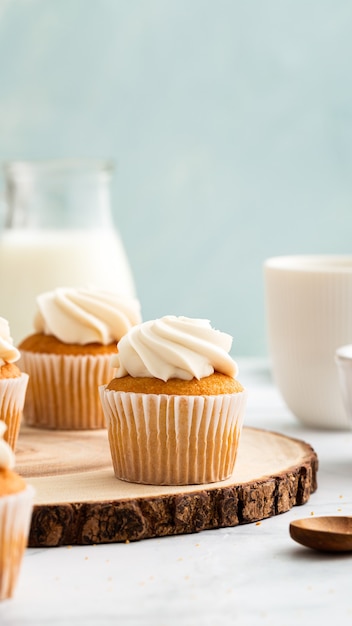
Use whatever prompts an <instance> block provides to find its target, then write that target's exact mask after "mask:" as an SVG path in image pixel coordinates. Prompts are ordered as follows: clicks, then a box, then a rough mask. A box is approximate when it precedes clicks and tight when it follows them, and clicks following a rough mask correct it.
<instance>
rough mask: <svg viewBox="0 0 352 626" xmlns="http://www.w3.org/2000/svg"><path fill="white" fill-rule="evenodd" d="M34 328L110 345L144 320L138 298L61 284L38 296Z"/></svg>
mask: <svg viewBox="0 0 352 626" xmlns="http://www.w3.org/2000/svg"><path fill="white" fill-rule="evenodd" d="M37 305H38V312H37V314H36V317H35V320H34V328H35V331H36V332H38V333H44V334H46V335H54V336H55V337H56V338H57V339H59V340H60V341H63V342H64V343H76V344H80V345H85V344H88V343H102V344H104V345H107V344H109V343H112V342H113V341H119V340H120V339H121V337H122V336H123V335H124V334H125V333H126V332H127V331H128V330H129V329H130V328H131V327H132V326H134V325H135V324H139V323H140V322H141V312H140V303H139V301H138V300H137V299H136V298H132V297H127V296H125V295H120V294H117V293H114V292H108V291H101V290H98V289H88V288H87V289H85V288H77V289H76V288H69V287H60V288H57V289H55V290H53V291H47V292H45V293H42V294H40V295H39V296H38V297H37Z"/></svg>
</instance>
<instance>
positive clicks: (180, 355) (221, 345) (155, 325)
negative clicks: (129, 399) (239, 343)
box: [111, 315, 238, 382]
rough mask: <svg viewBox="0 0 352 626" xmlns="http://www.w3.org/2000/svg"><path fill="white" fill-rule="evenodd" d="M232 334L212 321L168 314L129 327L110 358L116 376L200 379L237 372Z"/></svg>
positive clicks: (231, 375)
mask: <svg viewBox="0 0 352 626" xmlns="http://www.w3.org/2000/svg"><path fill="white" fill-rule="evenodd" d="M231 346H232V337H231V336H230V335H228V334H227V333H223V332H221V331H219V330H215V329H214V328H212V327H211V325H210V322H209V320H204V319H194V318H189V317H183V316H180V317H177V316H174V315H166V316H164V317H162V318H160V319H156V320H151V321H148V322H143V323H140V324H137V325H136V326H134V327H133V328H130V330H129V331H128V333H127V334H126V335H124V337H122V339H121V340H120V341H119V345H118V353H117V354H115V355H113V356H112V357H111V365H112V367H114V368H116V370H117V371H116V377H117V378H122V377H124V376H127V375H129V376H132V377H135V378H144V377H149V378H151V377H154V378H158V379H160V380H163V381H164V382H166V381H168V380H170V379H181V380H187V381H189V380H192V379H193V378H195V379H197V380H200V379H202V378H205V377H208V376H210V375H212V374H213V373H214V372H219V373H221V374H224V375H226V376H229V377H231V378H235V377H236V375H237V373H238V367H237V363H236V362H235V361H234V360H233V359H232V358H231V356H230V355H229V352H230V350H231Z"/></svg>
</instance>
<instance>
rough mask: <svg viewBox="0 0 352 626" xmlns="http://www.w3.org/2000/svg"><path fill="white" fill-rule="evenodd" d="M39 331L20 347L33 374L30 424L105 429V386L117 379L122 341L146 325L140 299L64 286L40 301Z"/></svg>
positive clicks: (26, 416) (36, 324)
mask: <svg viewBox="0 0 352 626" xmlns="http://www.w3.org/2000/svg"><path fill="white" fill-rule="evenodd" d="M37 305H38V311H37V314H36V317H35V320H34V330H35V332H34V333H33V334H31V335H29V336H28V337H26V338H25V339H24V340H23V341H22V342H21V344H20V345H19V349H20V352H21V361H20V363H21V365H22V368H23V369H24V370H25V371H26V372H28V374H29V376H30V379H29V384H28V390H27V396H26V403H25V409H24V421H25V422H26V424H28V425H29V426H35V427H39V428H52V429H66V430H81V429H97V428H105V419H104V415H103V411H102V407H101V403H100V399H99V390H98V389H99V386H100V385H102V384H103V383H106V382H108V381H109V380H110V378H111V376H113V373H114V370H113V368H112V367H111V365H110V360H111V355H112V354H115V353H117V347H116V346H117V343H118V342H119V340H120V339H121V337H122V336H123V335H124V334H125V333H126V332H127V331H128V330H129V329H130V328H131V327H132V326H133V325H134V324H137V323H139V322H140V321H141V316H140V305H139V302H138V300H137V299H135V298H130V297H127V296H120V295H118V294H116V293H110V292H106V291H99V290H95V289H83V288H81V289H75V288H58V289H55V290H54V291H49V292H46V293H43V294H41V295H39V296H38V298H37Z"/></svg>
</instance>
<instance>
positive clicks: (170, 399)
mask: <svg viewBox="0 0 352 626" xmlns="http://www.w3.org/2000/svg"><path fill="white" fill-rule="evenodd" d="M100 395H101V401H102V406H103V410H104V413H105V417H106V423H107V428H108V436H109V444H110V450H111V457H112V461H113V467H114V472H115V476H116V477H117V478H119V479H121V480H127V481H130V482H136V483H145V484H154V485H187V484H203V483H211V482H216V481H219V480H224V479H225V478H228V477H229V476H230V475H231V474H232V472H233V469H234V465H235V461H236V455H237V449H238V442H239V438H240V434H241V430H242V424H243V417H244V411H245V406H246V399H247V392H246V391H242V392H240V393H234V394H224V395H218V396H177V395H166V394H161V395H155V394H143V393H128V392H127V393H126V392H122V391H110V390H109V391H108V390H106V386H102V387H101V388H100Z"/></svg>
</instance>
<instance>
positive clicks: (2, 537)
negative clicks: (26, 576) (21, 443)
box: [0, 485, 34, 600]
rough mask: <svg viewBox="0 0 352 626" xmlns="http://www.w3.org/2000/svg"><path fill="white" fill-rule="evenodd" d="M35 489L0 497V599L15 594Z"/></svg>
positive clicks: (25, 545) (30, 488) (26, 540)
mask: <svg viewBox="0 0 352 626" xmlns="http://www.w3.org/2000/svg"><path fill="white" fill-rule="evenodd" d="M33 499H34V489H33V487H32V486H30V485H27V487H26V489H25V490H23V491H20V492H18V493H14V494H11V495H8V496H2V497H0V600H6V599H8V598H11V597H12V596H13V594H14V591H15V587H16V583H17V580H18V576H19V573H20V568H21V563H22V558H23V555H24V551H25V549H26V547H27V542H28V535H29V529H30V522H31V517H32V510H33Z"/></svg>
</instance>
